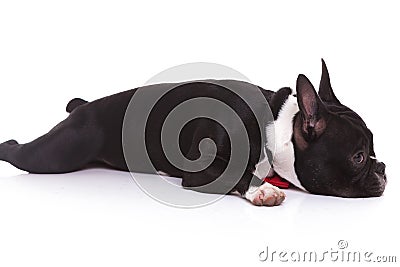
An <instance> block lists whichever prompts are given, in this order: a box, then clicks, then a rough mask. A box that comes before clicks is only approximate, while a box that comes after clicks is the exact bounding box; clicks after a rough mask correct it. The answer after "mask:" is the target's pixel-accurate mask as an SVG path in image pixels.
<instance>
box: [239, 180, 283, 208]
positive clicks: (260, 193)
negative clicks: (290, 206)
mask: <svg viewBox="0 0 400 267" xmlns="http://www.w3.org/2000/svg"><path fill="white" fill-rule="evenodd" d="M244 197H245V198H246V199H247V200H249V201H250V202H251V203H253V204H255V205H264V206H266V205H267V206H268V204H267V203H266V200H267V199H270V200H274V202H275V204H271V203H270V204H269V205H280V204H281V203H282V201H283V200H284V199H285V193H283V191H282V190H280V189H279V188H278V187H276V186H274V185H272V184H269V183H264V184H262V185H261V186H258V187H257V186H250V187H249V189H248V190H247V191H246V193H245V194H244ZM260 198H261V199H263V200H262V201H261V200H260ZM271 198H272V199H271ZM272 203H273V202H272Z"/></svg>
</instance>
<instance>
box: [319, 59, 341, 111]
mask: <svg viewBox="0 0 400 267" xmlns="http://www.w3.org/2000/svg"><path fill="white" fill-rule="evenodd" d="M321 61H322V74H321V81H320V83H319V91H318V94H319V97H320V98H321V99H322V101H325V102H331V103H336V104H340V102H339V100H338V99H337V98H336V96H335V94H334V93H333V90H332V86H331V79H330V78H329V72H328V68H327V67H326V64H325V61H324V59H323V58H321Z"/></svg>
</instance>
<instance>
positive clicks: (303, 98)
mask: <svg viewBox="0 0 400 267" xmlns="http://www.w3.org/2000/svg"><path fill="white" fill-rule="evenodd" d="M296 91H297V102H298V104H299V109H300V114H301V123H302V132H303V135H304V138H305V139H306V141H308V142H310V141H312V140H314V139H315V138H317V137H318V136H320V135H321V134H322V133H323V132H324V130H325V128H326V116H327V110H326V108H325V105H324V103H323V102H322V101H321V99H320V98H319V96H318V94H317V92H316V91H315V89H314V86H313V85H312V83H311V82H310V80H309V79H308V78H307V77H306V76H304V75H303V74H300V75H299V76H298V77H297V83H296Z"/></svg>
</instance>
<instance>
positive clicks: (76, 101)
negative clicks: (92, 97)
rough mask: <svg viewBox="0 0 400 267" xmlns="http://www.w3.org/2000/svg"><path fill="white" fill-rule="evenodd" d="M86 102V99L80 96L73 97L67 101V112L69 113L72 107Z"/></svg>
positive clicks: (74, 107)
mask: <svg viewBox="0 0 400 267" xmlns="http://www.w3.org/2000/svg"><path fill="white" fill-rule="evenodd" d="M87 102H88V101H86V100H83V99H82V98H74V99H72V100H70V101H69V102H68V104H67V107H66V110H67V112H68V113H71V112H72V111H73V110H74V109H76V108H77V107H79V106H80V105H83V104H86V103H87Z"/></svg>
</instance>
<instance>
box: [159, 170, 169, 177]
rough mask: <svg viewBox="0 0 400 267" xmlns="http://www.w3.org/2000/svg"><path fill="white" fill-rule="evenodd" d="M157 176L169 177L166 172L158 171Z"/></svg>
mask: <svg viewBox="0 0 400 267" xmlns="http://www.w3.org/2000/svg"><path fill="white" fill-rule="evenodd" d="M157 174H158V175H161V176H169V174H168V173H165V172H163V171H157Z"/></svg>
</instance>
